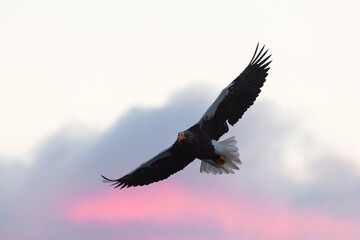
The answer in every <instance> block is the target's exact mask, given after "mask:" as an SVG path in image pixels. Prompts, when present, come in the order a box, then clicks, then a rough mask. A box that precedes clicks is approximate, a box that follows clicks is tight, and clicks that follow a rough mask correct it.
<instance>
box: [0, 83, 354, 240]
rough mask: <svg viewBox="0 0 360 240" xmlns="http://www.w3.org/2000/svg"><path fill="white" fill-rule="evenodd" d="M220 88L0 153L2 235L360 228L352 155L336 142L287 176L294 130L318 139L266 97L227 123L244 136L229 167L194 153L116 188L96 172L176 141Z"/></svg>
mask: <svg viewBox="0 0 360 240" xmlns="http://www.w3.org/2000/svg"><path fill="white" fill-rule="evenodd" d="M209 95H212V96H211V97H209ZM215 95H216V94H213V92H212V90H211V89H208V88H206V86H202V85H197V86H192V87H191V88H189V89H185V90H183V91H180V92H178V93H177V94H176V95H175V96H173V98H172V99H170V100H169V102H168V104H167V105H165V106H163V107H158V108H153V109H144V108H133V109H131V110H129V111H128V112H127V113H126V114H124V115H123V116H122V117H121V118H119V120H118V121H117V122H116V123H115V124H114V126H113V127H111V128H110V129H108V130H107V131H106V132H104V133H101V134H99V133H94V132H92V131H91V130H89V129H83V128H82V127H80V126H75V127H65V128H63V129H60V130H59V132H58V133H56V134H54V135H53V136H52V137H50V138H49V139H48V141H46V142H45V143H43V144H42V145H41V146H40V147H39V148H38V152H37V157H36V161H35V163H34V164H33V165H31V166H23V165H19V164H5V163H4V162H0V164H1V165H0V173H1V174H0V178H1V179H0V180H1V183H0V184H1V185H0V186H1V188H2V191H1V194H2V195H1V196H2V198H1V201H2V202H1V203H2V204H1V205H0V210H1V212H2V213H3V214H1V216H0V221H1V224H2V226H3V229H4V230H3V231H2V233H0V235H2V236H1V238H2V239H13V238H15V239H16V238H24V236H26V238H28V239H32V238H34V239H49V238H51V239H64V238H65V239H69V238H76V239H98V238H103V237H105V238H109V239H113V238H122V239H126V238H129V239H146V238H148V239H151V238H152V239H183V238H187V239H191V238H193V239H219V238H225V239H238V238H239V237H244V238H251V239H304V238H315V239H339V238H341V237H342V238H348V239H355V238H357V237H359V231H358V230H357V229H360V219H359V218H358V217H357V216H359V215H360V209H359V208H358V204H357V203H358V202H359V201H358V200H359V194H358V189H359V188H358V187H359V185H358V183H359V182H360V181H359V180H360V177H359V176H358V175H357V173H356V172H355V171H354V169H353V168H351V166H348V163H349V162H351V161H344V160H343V159H342V158H341V157H339V156H337V155H336V154H334V153H333V152H332V151H331V150H329V151H328V153H327V155H323V156H320V157H318V158H316V159H312V160H311V161H310V160H309V159H304V161H305V160H306V161H305V162H306V170H307V172H309V174H311V175H312V176H314V177H313V178H311V179H310V180H309V181H299V180H298V179H297V178H294V177H292V176H290V175H289V174H288V172H287V168H286V166H285V165H286V162H287V161H292V159H288V158H287V156H288V154H287V149H288V148H289V145H291V144H293V143H294V141H293V140H294V138H296V139H297V140H299V139H302V140H300V141H295V142H297V143H298V142H299V144H298V145H297V146H295V147H294V146H291V147H292V149H295V150H296V151H297V152H296V153H298V154H299V156H301V157H304V158H305V157H306V156H307V154H304V153H307V152H308V151H311V150H312V149H311V148H309V146H308V144H307V139H308V138H307V137H304V135H306V134H303V131H304V130H302V128H301V125H300V124H299V123H297V122H296V121H293V120H292V119H291V118H288V117H284V115H283V114H282V113H281V112H280V111H279V110H277V108H276V106H274V105H273V104H271V103H269V102H266V101H262V102H261V101H258V102H257V103H256V104H255V105H254V106H253V107H252V108H250V109H249V111H248V112H247V113H246V114H245V115H244V117H243V119H242V120H241V121H239V123H238V124H237V125H236V126H235V127H233V128H232V130H231V131H230V132H229V133H228V134H227V136H231V135H235V136H236V137H237V140H238V146H239V149H240V150H239V151H240V154H241V159H242V161H243V165H242V166H241V169H240V171H238V172H237V173H236V174H234V175H227V176H212V175H206V174H200V173H199V161H194V162H193V163H191V164H190V165H189V166H188V167H186V168H185V169H184V170H183V171H181V172H179V173H177V174H175V175H174V176H171V177H170V179H168V180H166V181H162V182H159V183H156V184H153V185H150V186H146V187H142V188H133V189H126V190H122V191H116V190H113V189H111V188H108V187H107V186H106V185H105V184H104V183H102V182H101V178H100V174H104V175H106V176H109V177H118V176H121V175H123V174H126V173H127V172H129V171H130V170H132V169H133V168H134V167H136V166H138V165H139V164H140V163H142V162H143V161H145V160H147V159H149V158H151V157H152V156H153V155H154V154H156V153H157V152H160V151H161V150H162V149H164V148H166V147H167V146H169V145H170V144H172V142H173V141H175V138H176V134H177V132H178V131H181V130H184V129H186V128H188V127H189V126H191V124H193V123H195V122H196V121H198V119H199V118H200V117H201V115H202V114H203V112H204V111H205V110H206V108H207V107H208V106H209V105H210V104H211V102H212V100H213V97H214V96H215ZM299 132H300V134H299ZM350 210H352V211H350ZM164 228H166V229H164ZM19 229H21V231H19ZM138 229H143V230H142V231H139V230H138Z"/></svg>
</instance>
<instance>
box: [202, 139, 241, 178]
mask: <svg viewBox="0 0 360 240" xmlns="http://www.w3.org/2000/svg"><path fill="white" fill-rule="evenodd" d="M212 144H213V146H214V148H215V153H216V154H219V155H223V156H225V158H226V162H225V164H224V165H221V164H217V163H216V162H214V161H213V160H211V159H202V160H201V165H200V172H205V173H212V174H215V175H216V174H223V173H225V174H229V173H234V170H239V167H238V165H240V164H241V161H240V158H239V157H240V154H239V152H238V150H239V149H238V147H237V146H236V140H235V137H230V138H227V139H225V140H223V141H220V142H217V141H215V140H213V141H212Z"/></svg>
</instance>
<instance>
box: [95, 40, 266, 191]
mask: <svg viewBox="0 0 360 240" xmlns="http://www.w3.org/2000/svg"><path fill="white" fill-rule="evenodd" d="M258 47H259V44H258V45H257V46H256V50H255V53H254V55H253V57H252V59H251V61H250V63H249V65H248V66H247V67H246V68H245V70H244V71H243V72H242V73H241V74H240V75H239V76H238V77H237V78H235V79H234V80H233V81H232V82H231V83H230V84H229V85H228V86H227V87H226V88H224V89H223V90H222V91H221V93H220V94H219V96H218V97H217V98H216V100H215V101H214V102H213V104H211V105H210V107H209V108H208V109H207V110H206V111H205V113H204V114H203V116H202V117H201V118H200V120H199V122H197V123H196V124H194V125H193V126H192V127H190V128H189V129H187V130H185V131H183V132H179V133H178V136H177V139H176V141H175V142H174V143H173V144H172V145H171V146H170V147H169V148H167V149H165V150H163V151H162V152H160V153H159V154H158V155H156V156H155V157H153V158H151V159H150V160H148V161H146V162H144V163H142V164H141V165H140V166H139V167H138V168H136V169H134V170H133V171H132V172H130V173H128V174H126V175H125V176H123V177H121V178H118V179H114V180H112V179H108V178H106V177H104V176H102V177H103V178H104V179H105V180H106V181H107V182H113V185H115V188H116V187H121V188H124V187H135V186H142V185H148V184H150V183H153V182H157V181H160V180H163V179H166V178H168V177H169V176H170V175H172V174H174V173H176V172H178V171H180V170H182V169H183V168H184V167H186V166H187V165H188V164H189V163H191V162H192V161H194V160H195V159H200V160H201V165H200V172H205V173H212V174H223V173H225V174H228V173H234V170H238V169H239V167H238V165H240V164H241V161H240V159H239V156H240V154H239V153H238V147H237V146H236V140H235V137H230V138H228V139H225V140H222V141H220V140H219V139H220V137H221V136H223V135H224V134H225V133H226V132H228V131H229V126H228V124H230V125H232V126H233V125H235V124H236V122H237V121H238V120H239V119H240V118H241V117H242V115H243V114H244V113H245V112H246V110H247V109H248V108H249V107H250V106H251V105H252V104H253V103H254V101H255V100H256V98H257V96H258V95H259V93H260V91H261V90H260V89H261V87H262V86H263V84H264V82H265V80H266V77H267V75H268V73H267V72H268V70H269V67H268V66H269V64H270V63H271V61H268V60H269V58H270V56H271V55H269V56H267V55H266V54H267V52H268V51H265V52H264V47H262V48H261V50H260V51H259V52H258Z"/></svg>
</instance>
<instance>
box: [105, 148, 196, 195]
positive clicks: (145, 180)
mask: <svg viewBox="0 0 360 240" xmlns="http://www.w3.org/2000/svg"><path fill="white" fill-rule="evenodd" d="M193 160H194V157H191V156H187V155H186V154H185V153H184V152H181V151H179V150H177V149H176V148H175V147H174V146H172V147H170V148H168V149H166V150H164V151H162V152H161V153H159V154H158V155H156V156H155V157H153V158H152V159H150V160H148V161H146V162H144V163H143V164H141V165H140V166H139V167H138V168H136V169H134V170H133V171H131V172H130V173H128V174H127V175H125V176H123V177H121V178H118V179H109V178H107V177H104V176H103V175H101V176H102V177H103V178H104V179H105V181H106V182H113V184H112V185H113V186H115V188H118V187H120V188H124V187H136V186H143V185H148V184H150V183H153V182H157V181H160V180H164V179H166V178H168V177H169V176H170V175H172V174H174V173H176V172H178V171H180V170H182V169H183V168H184V167H186V166H187V165H188V164H189V163H190V162H192V161H193Z"/></svg>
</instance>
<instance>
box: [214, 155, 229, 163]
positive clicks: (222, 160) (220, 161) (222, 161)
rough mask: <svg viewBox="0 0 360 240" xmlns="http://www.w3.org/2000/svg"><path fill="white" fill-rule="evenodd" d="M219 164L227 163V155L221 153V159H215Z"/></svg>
mask: <svg viewBox="0 0 360 240" xmlns="http://www.w3.org/2000/svg"><path fill="white" fill-rule="evenodd" d="M215 162H216V163H217V164H220V165H224V164H225V163H226V157H225V156H223V155H220V157H219V159H218V160H216V161H215Z"/></svg>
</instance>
